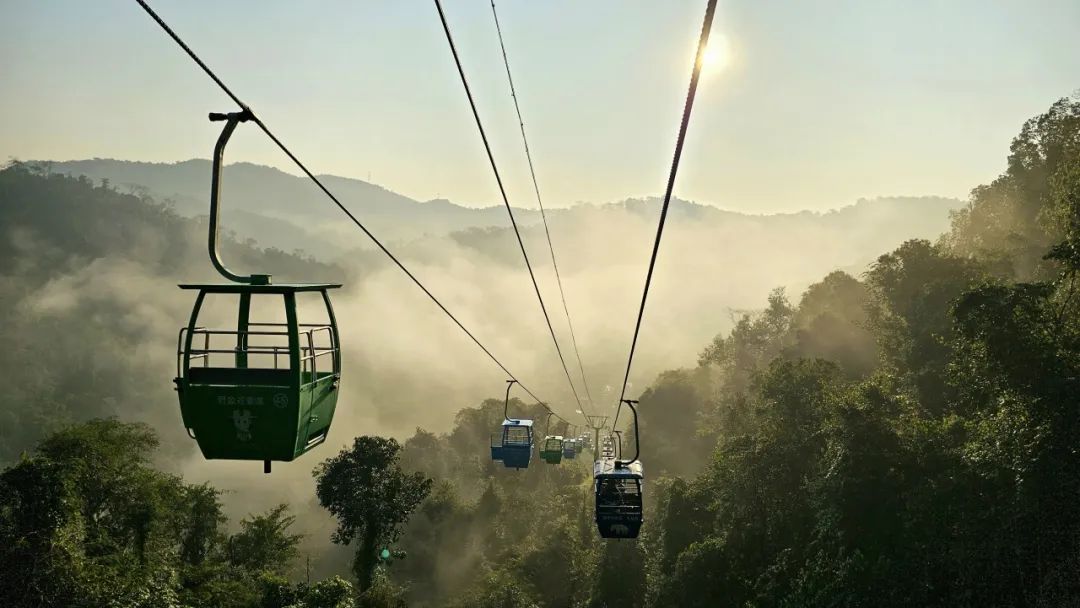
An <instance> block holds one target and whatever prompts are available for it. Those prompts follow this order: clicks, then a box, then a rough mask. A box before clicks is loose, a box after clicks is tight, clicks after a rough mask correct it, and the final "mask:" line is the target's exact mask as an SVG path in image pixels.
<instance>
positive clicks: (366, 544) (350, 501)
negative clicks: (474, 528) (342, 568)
mask: <svg viewBox="0 0 1080 608" xmlns="http://www.w3.org/2000/svg"><path fill="white" fill-rule="evenodd" d="M400 450H401V445H400V444H398V442H397V441H395V440H393V439H386V438H382V437H369V436H363V437H357V438H356V439H355V440H354V442H353V445H352V447H351V448H349V449H346V450H343V451H342V452H341V453H340V454H338V455H337V456H334V457H333V458H330V459H328V460H325V461H323V462H322V463H321V464H320V465H319V467H318V468H316V469H315V478H316V494H317V496H318V498H319V504H321V505H322V506H323V507H324V508H326V509H327V510H328V511H330V514H331V515H333V516H334V517H336V518H337V520H338V526H337V529H336V530H335V531H334V534H333V541H334V542H335V543H339V544H344V545H348V544H351V543H352V542H353V541H354V540H356V541H358V542H357V547H356V552H355V554H354V557H353V565H352V567H353V574H354V575H355V576H356V579H357V581H358V582H359V590H360V591H361V592H363V591H366V590H367V589H368V588H369V587H371V584H372V580H373V575H374V572H375V567H376V566H377V565H378V563H379V561H378V560H379V557H378V552H379V551H380V550H381V549H382V547H384V546H386V545H389V544H390V543H393V542H395V541H396V540H397V539H398V537H399V535H400V534H401V528H402V526H403V525H404V524H405V523H406V522H407V521H408V520H409V516H410V514H411V513H412V511H413V510H414V509H416V507H417V506H419V505H420V503H421V502H423V500H424V498H426V497H427V495H428V493H429V492H430V491H431V486H432V483H433V482H432V480H431V479H429V478H427V477H424V475H423V474H420V473H411V474H410V473H406V472H404V471H403V470H402V469H401V467H400V466H399V465H398V462H397V460H398V452H399V451H400Z"/></svg>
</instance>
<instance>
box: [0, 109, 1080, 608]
mask: <svg viewBox="0 0 1080 608" xmlns="http://www.w3.org/2000/svg"><path fill="white" fill-rule="evenodd" d="M8 171H11V169H9V170H8ZM18 179H46V178H42V177H40V176H31V178H27V177H26V176H25V175H22V176H20V177H19V178H18ZM47 179H57V180H69V181H73V180H71V179H70V178H62V177H55V178H47ZM0 183H3V182H0ZM58 183H59V182H58ZM63 183H65V184H66V183H68V182H63ZM83 186H86V184H83ZM3 192H4V191H3V190H0V193H3ZM5 225H6V224H5ZM458 238H461V237H458ZM673 242H674V240H673ZM492 247H495V246H492ZM673 248H675V246H673ZM480 249H483V247H481V248H480ZM496 249H497V247H496ZM713 252H714V249H706V250H703V251H701V252H700V253H701V255H713ZM878 253H879V255H877V256H875V259H874V260H873V261H872V262H871V263H870V264H869V265H868V266H867V267H865V268H864V269H860V270H859V271H858V272H856V273H845V272H841V271H833V272H829V271H826V272H823V273H822V274H821V275H819V277H818V279H817V280H813V281H812V282H811V283H810V284H809V287H807V288H806V289H805V290H801V289H800V293H799V295H798V296H797V297H791V296H789V295H788V294H787V293H786V292H784V291H783V290H776V291H774V292H773V293H772V294H771V296H769V297H768V299H767V301H764V302H762V305H763V307H762V308H760V310H757V311H754V312H750V313H746V314H743V315H740V316H739V317H738V318H737V319H736V322H735V323H734V327H733V328H732V329H731V330H730V331H727V330H722V331H719V333H717V330H714V331H713V332H711V334H709V335H702V336H701V339H700V340H699V347H698V348H699V349H700V352H699V357H698V361H697V364H696V365H691V366H689V367H685V368H681V369H670V370H669V371H666V372H664V373H662V374H660V375H659V376H658V377H657V378H656V379H655V381H653V382H651V383H650V385H649V386H648V387H647V388H646V389H645V390H644V392H643V394H642V395H641V404H640V410H641V421H640V425H641V428H640V429H639V430H640V433H641V438H642V443H641V446H640V447H641V455H642V456H641V457H642V460H643V462H644V464H645V471H646V477H647V481H646V484H647V485H646V494H645V496H646V498H647V503H646V522H645V526H644V527H643V533H642V537H641V538H640V539H639V540H638V541H637V542H627V541H610V542H604V541H601V540H600V539H599V538H598V537H597V535H596V532H595V528H594V526H593V524H592V522H591V488H590V481H589V473H588V469H587V464H588V463H587V462H585V463H576V464H575V463H567V464H564V465H560V466H557V467H556V466H545V465H542V464H539V463H538V464H536V465H533V466H531V467H530V468H529V469H527V470H525V471H521V472H518V473H517V474H514V473H513V472H509V471H504V470H502V469H501V468H497V467H495V466H493V463H492V462H491V460H490V458H489V456H488V454H487V438H488V434H489V433H490V432H491V431H492V429H493V428H494V427H495V426H496V425H497V423H498V421H499V420H501V416H502V400H501V396H500V397H499V398H498V399H491V400H487V401H484V402H482V403H480V404H478V405H477V406H476V407H466V408H464V409H462V410H461V411H460V412H458V414H457V416H456V418H455V421H454V424H453V426H452V428H451V429H450V430H449V431H447V432H432V431H434V430H435V429H428V430H422V429H418V430H417V431H416V433H415V434H414V435H413V436H412V437H411V438H409V439H408V440H406V441H404V442H402V443H401V444H400V445H399V444H397V443H396V442H394V441H392V440H382V439H379V438H373V437H359V438H357V440H356V441H355V442H354V443H352V444H351V445H350V446H347V447H346V449H345V450H343V451H342V452H341V454H339V455H338V456H336V457H334V458H331V459H329V460H325V461H324V464H322V465H320V466H319V467H318V468H317V470H316V479H317V489H316V492H315V494H316V496H315V498H313V499H311V500H312V501H315V500H317V501H318V503H319V504H320V505H323V506H325V507H326V508H328V509H331V510H332V512H334V513H335V515H336V516H337V517H338V524H339V526H340V527H339V528H338V529H337V533H336V534H335V536H334V541H335V542H339V543H341V544H347V548H346V550H345V554H344V555H343V554H342V553H341V552H334V554H335V555H337V556H338V558H339V559H340V563H339V566H338V568H337V571H338V572H340V573H341V574H342V575H345V573H346V572H350V575H351V576H352V580H354V581H355V588H354V585H353V584H350V583H348V582H346V581H345V580H343V579H330V580H328V581H327V582H325V583H319V584H316V585H312V586H307V585H289V584H287V583H286V582H285V581H284V580H282V576H283V574H282V573H281V571H280V570H276V571H275V568H277V566H278V565H279V564H281V563H288V562H289V560H290V556H291V555H293V553H292V550H293V549H294V548H295V546H296V544H295V542H296V541H295V539H292V540H290V538H291V537H290V535H291V534H293V532H290V526H291V525H292V523H293V522H291V521H290V520H288V519H287V517H288V516H287V514H286V513H284V512H283V511H282V512H277V514H276V515H275V514H274V512H272V511H271V512H268V513H264V514H263V515H258V516H253V517H252V518H249V520H248V524H247V526H248V527H244V528H242V529H241V530H240V532H243V531H244V530H247V529H249V528H250V529H257V530H259V531H261V532H262V534H261V535H259V536H258V538H261V539H264V540H267V541H269V544H270V546H276V547H282V548H283V552H282V553H279V554H278V555H279V556H280V558H278V559H277V560H276V561H275V563H274V564H267V563H264V562H258V561H251V560H250V559H249V557H248V556H250V555H251V553H250V552H248V551H243V550H240V549H246V548H250V547H251V546H252V545H251V541H250V540H232V539H233V536H234V535H235V532H234V533H233V534H229V533H228V530H227V528H226V526H225V522H224V521H223V517H222V515H221V502H220V501H221V499H220V496H219V495H218V494H217V493H216V491H215V490H214V489H213V488H211V487H206V486H201V487H202V489H201V490H200V489H199V488H200V486H194V487H186V489H185V486H183V485H176V484H179V483H181V482H179V481H178V480H176V479H175V478H173V477H168V476H162V474H159V473H157V472H155V471H154V470H153V469H152V468H151V467H150V466H149V464H148V463H149V462H150V457H149V456H148V455H149V454H150V453H151V452H152V449H153V438H152V436H150V435H148V434H147V430H146V429H145V428H142V427H132V426H129V425H123V424H120V423H118V422H107V421H106V422H92V423H89V424H84V425H78V426H74V427H72V428H70V429H68V430H66V431H63V432H60V433H57V434H54V435H52V436H51V437H49V438H48V439H46V440H45V441H44V442H42V443H41V444H40V445H39V447H38V448H37V449H36V450H35V451H33V452H32V454H30V455H28V457H27V458H25V459H23V460H21V461H20V462H18V463H15V464H13V465H11V466H10V467H8V468H7V469H6V470H5V471H4V472H3V473H2V474H0V486H2V487H0V568H2V569H3V570H2V572H0V574H2V575H3V577H4V578H3V579H2V580H17V581H19V582H20V584H18V585H16V586H5V587H2V588H0V599H3V600H5V601H7V603H9V604H11V605H27V604H26V602H25V601H24V600H25V598H33V600H34V601H36V602H37V604H36V605H48V606H64V605H86V606H95V605H102V604H101V603H95V598H106V597H110V593H109V592H111V595H112V597H117V598H119V597H122V598H123V601H124V605H130V606H151V605H176V606H224V605H228V606H237V607H238V608H240V607H244V608H248V607H252V608H253V607H259V608H285V607H286V606H311V607H314V606H320V607H322V606H335V607H338V608H342V607H345V606H355V605H362V606H402V605H406V604H407V605H413V606H461V607H465V606H491V607H522V608H525V607H533V606H543V607H545V608H547V607H552V608H553V607H556V606H588V607H596V608H600V607H605V606H620V607H623V606H635V607H644V606H649V607H652V606H656V607H659V606H701V607H713V606H739V607H751V606H792V607H794V606H800V607H802V606H897V607H899V606H912V605H920V606H943V607H944V606H1002V607H1004V606H1032V607H1042V606H1072V605H1077V604H1080V576H1078V575H1077V572H1078V571H1080V518H1078V509H1077V506H1076V500H1077V496H1078V495H1080V453H1078V452H1077V450H1076V449H1075V445H1076V438H1077V437H1078V436H1080V412H1078V411H1077V408H1076V404H1077V402H1078V401H1080V386H1078V382H1077V378H1080V298H1078V297H1076V295H1075V294H1076V291H1077V285H1076V282H1077V274H1078V272H1080V100H1072V99H1064V100H1061V101H1059V102H1057V103H1055V104H1054V105H1053V106H1051V108H1050V109H1049V110H1048V111H1047V112H1046V113H1044V114H1042V115H1040V116H1038V117H1035V118H1033V119H1032V120H1030V121H1028V122H1027V123H1026V124H1025V125H1024V128H1023V129H1022V130H1021V132H1020V134H1019V135H1018V136H1017V137H1016V139H1015V140H1014V142H1013V144H1012V146H1011V148H1010V151H1009V155H1008V162H1007V167H1006V170H1005V172H1004V173H1003V174H1002V175H1001V176H1000V177H999V178H998V179H996V180H995V181H994V182H993V183H991V184H989V185H986V186H980V187H977V188H975V189H974V190H973V192H972V196H971V199H970V201H969V202H968V204H967V205H966V206H965V207H963V208H962V209H960V210H958V211H957V212H956V213H955V214H953V217H952V225H951V228H950V229H949V230H948V231H947V232H946V233H945V234H944V235H942V236H941V237H940V238H934V239H933V240H928V239H925V238H924V239H913V240H908V241H906V242H903V243H900V244H898V246H895V247H894V246H892V245H890V246H889V247H888V249H887V250H885V251H879V252H878ZM21 257H22V258H24V259H27V260H29V259H33V258H30V257H26V256H21ZM298 259H299V258H298ZM754 262H755V260H754V258H752V257H750V258H747V259H745V260H744V261H743V264H746V265H752V264H753V263H754ZM24 263H25V262H24ZM13 268H14V269H15V270H12V269H13ZM19 272H22V273H25V267H19V266H18V265H17V264H9V265H8V266H7V267H6V269H5V282H4V285H5V287H6V286H8V285H9V284H11V281H10V276H11V275H12V274H13V273H19ZM28 274H32V273H28ZM17 276H21V275H17ZM91 299H92V298H91ZM45 301H46V302H49V301H50V299H48V298H46V299H45ZM51 301H54V302H58V304H53V305H54V306H55V305H61V304H63V302H64V301H63V299H62V298H59V297H53V298H52V300H51ZM724 316H725V314H724V311H716V312H714V314H713V316H712V317H711V318H710V322H711V323H712V325H713V326H714V327H717V328H721V329H722V328H724V327H726V326H727V323H726V322H725V319H724V318H723V317H724ZM710 335H711V336H714V337H710ZM17 350H18V349H16V351H17ZM47 360H48V359H47ZM53 394H54V395H55V399H57V400H59V401H64V400H65V399H64V395H63V393H53ZM91 397H92V398H102V399H107V398H108V395H105V394H101V395H93V396H91ZM28 398H29V402H30V403H38V402H39V401H35V399H36V396H35V395H34V394H30V395H28ZM511 407H512V408H513V410H514V411H515V412H520V413H521V415H522V416H532V417H538V418H539V417H540V410H539V407H537V406H528V405H526V404H523V403H520V402H517V401H514V402H513V403H512V404H511ZM23 409H24V410H25V408H23ZM551 430H552V431H553V432H565V430H564V429H563V428H561V427H560V426H558V425H553V427H552V429H551ZM632 436H633V433H629V432H628V433H624V437H626V438H630V437H632ZM624 441H627V443H629V439H627V440H624ZM117 445H124V446H125V447H129V446H137V447H138V449H137V450H134V451H132V453H135V454H139V455H140V456H139V458H136V459H134V461H133V462H131V463H129V462H127V461H126V460H125V459H123V458H118V457H117V455H118V454H120V453H121V450H120V448H118V447H117ZM626 448H627V449H628V450H630V449H633V448H634V446H632V445H627V446H626ZM129 450H130V447H129ZM331 456H333V453H332V451H330V452H321V453H319V454H318V457H317V458H315V459H313V460H312V464H313V465H314V464H315V463H316V462H317V460H321V459H324V458H330V457H331ZM586 460H587V459H586ZM376 462H377V463H379V465H378V470H377V473H378V474H379V475H380V479H387V480H392V481H395V483H391V484H372V485H371V486H370V488H371V489H370V492H368V491H367V489H366V488H364V487H361V486H358V485H356V484H351V485H350V484H345V486H347V487H351V488H354V489H356V491H357V492H358V494H357V495H356V496H354V497H353V498H352V499H350V498H349V497H348V496H344V495H342V494H339V493H335V492H334V491H333V489H334V488H336V487H343V486H341V485H338V484H335V483H331V482H332V481H334V480H335V479H338V480H348V479H353V477H350V475H352V474H354V473H357V472H364V471H368V472H370V471H369V470H368V469H367V468H365V467H372V466H375V465H374V464H373V463H376ZM350 467H352V468H350ZM87 471H94V472H95V473H96V474H95V476H94V477H93V478H92V479H93V482H94V483H90V482H89V481H88V480H90V479H91V478H89V477H88V476H87V474H86V472H87ZM384 476H385V477H384ZM403 486H409V487H411V488H412V489H414V490H415V492H413V493H411V494H410V498H411V499H415V498H417V497H418V496H421V495H422V496H423V497H422V499H420V500H411V499H410V500H404V497H402V496H400V495H387V494H384V493H382V492H384V489H385V488H387V487H403ZM180 495H185V496H188V497H189V499H180V498H178V496H180ZM376 499H386V500H388V501H391V502H392V504H395V505H400V506H401V507H402V509H403V510H404V511H405V512H408V513H409V514H410V515H411V517H409V520H408V521H407V522H404V523H401V525H399V526H395V525H391V524H388V523H387V522H386V521H385V520H384V519H380V517H379V515H378V513H376V512H375V511H376V510H375V509H368V510H365V509H359V508H358V509H353V510H349V509H344V510H342V509H341V508H340V507H342V506H343V505H344V506H347V505H349V504H354V505H359V504H370V502H369V501H371V500H376ZM350 500H354V502H349V501H350ZM342 501H344V503H343V502H342ZM333 509H338V510H336V511H333ZM399 513H400V512H399ZM257 522H258V523H257ZM370 543H375V545H376V546H379V545H385V546H387V547H390V548H392V549H393V551H392V552H391V556H392V557H391V558H390V559H388V560H386V561H382V562H380V561H378V560H376V559H375V557H374V555H372V554H371V552H368V551H366V550H365V549H364V547H367V546H369V544H370ZM350 553H351V554H352V559H351V560H350V557H349V555H348V554H350ZM258 554H259V553H258V552H256V555H258ZM350 562H351V568H350V567H349V563H350ZM133 564H135V565H137V567H133V566H132V565H133ZM293 576H294V579H295V578H297V577H296V576H295V574H294V575H293ZM60 583H62V584H60ZM42 590H49V593H42ZM105 590H108V591H105ZM241 590H242V591H243V592H242V593H241V592H240V591H241ZM355 591H359V592H360V593H355ZM4 594H7V595H4ZM73 598H76V599H73ZM80 601H81V602H82V603H81V604H79V603H78V602H80ZM20 602H23V603H22V604H20ZM30 605H34V604H30Z"/></svg>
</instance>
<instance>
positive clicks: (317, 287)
mask: <svg viewBox="0 0 1080 608" xmlns="http://www.w3.org/2000/svg"><path fill="white" fill-rule="evenodd" d="M179 287H180V289H192V290H198V291H205V292H206V293H296V292H299V291H325V290H327V289H337V288H339V287H341V283H277V284H273V285H249V284H247V283H181V284H180V285H179Z"/></svg>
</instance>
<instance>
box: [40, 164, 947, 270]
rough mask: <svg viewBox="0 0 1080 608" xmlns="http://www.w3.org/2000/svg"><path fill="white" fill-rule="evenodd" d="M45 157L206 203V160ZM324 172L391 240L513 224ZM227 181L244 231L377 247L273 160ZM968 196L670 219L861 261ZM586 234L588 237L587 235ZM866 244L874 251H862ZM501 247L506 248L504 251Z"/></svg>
mask: <svg viewBox="0 0 1080 608" xmlns="http://www.w3.org/2000/svg"><path fill="white" fill-rule="evenodd" d="M38 162H40V161H38ZM48 164H49V165H50V166H51V170H52V171H53V172H56V173H61V174H71V175H73V176H78V175H85V176H87V177H88V178H90V179H92V180H94V181H96V182H99V181H100V180H102V179H107V180H109V182H110V183H111V184H112V186H113V187H114V188H117V189H118V190H120V191H127V190H131V191H144V192H146V193H147V194H149V195H151V196H153V197H154V198H155V199H157V200H168V201H171V202H172V204H173V205H174V208H175V210H176V212H177V213H179V214H180V215H182V216H187V217H195V216H199V215H205V214H206V212H207V205H208V193H209V188H210V185H209V184H210V161H208V160H203V159H194V160H187V161H182V162H177V163H145V162H132V161H121V160H111V159H92V160H75V161H66V162H51V163H48ZM320 179H322V180H323V181H324V183H325V184H326V185H327V187H329V188H330V189H331V190H332V191H334V192H335V194H337V195H338V197H339V198H340V200H341V201H342V202H343V203H344V204H345V205H346V206H347V207H348V208H349V209H350V211H352V212H353V213H354V214H355V215H356V216H357V217H358V218H360V220H361V221H363V222H364V224H365V225H366V226H368V227H369V228H370V229H371V230H372V231H373V232H374V233H375V234H376V235H378V236H379V238H381V239H383V240H386V241H412V240H416V239H421V238H424V237H425V236H432V237H442V236H446V235H450V234H453V233H458V232H463V231H465V232H469V233H472V234H473V235H474V236H476V233H475V232H474V229H495V230H496V233H498V232H499V230H498V229H506V228H507V227H508V225H509V223H508V220H507V216H506V210H505V209H504V208H503V207H502V206H501V205H493V206H490V207H483V208H471V207H463V206H461V205H457V204H454V203H453V202H451V201H448V200H446V199H435V200H431V201H426V202H422V201H417V200H414V199H411V198H409V197H407V196H403V195H401V194H398V193H396V192H393V191H391V190H388V189H386V188H383V187H381V186H378V185H375V184H371V183H368V182H365V181H363V180H358V179H352V178H346V177H339V176H333V175H323V176H320ZM223 188H224V195H223V196H224V210H223V216H224V218H223V219H224V225H225V227H226V228H227V229H228V230H231V231H233V232H235V233H236V235H237V237H238V238H239V239H241V240H245V239H254V240H255V241H257V242H258V243H259V244H260V245H262V246H273V247H277V248H279V249H282V250H285V251H293V250H302V251H304V252H306V253H308V254H311V255H314V256H316V257H319V258H322V259H333V258H335V257H337V256H340V255H342V254H344V253H346V252H348V251H349V250H352V249H355V248H368V247H369V246H370V244H369V243H368V242H367V240H366V239H365V238H364V237H363V235H361V234H359V233H358V232H357V231H356V230H355V228H354V227H352V226H351V224H350V223H349V222H348V220H347V218H345V217H344V216H343V214H342V213H341V212H340V211H339V210H338V209H336V208H335V207H334V206H333V205H332V204H331V203H330V202H329V201H328V200H327V199H326V197H325V195H323V194H322V193H321V192H319V191H318V189H317V188H316V187H315V186H314V185H313V184H311V182H310V181H309V180H308V179H306V178H303V177H298V176H295V175H291V174H288V173H285V172H283V171H280V170H278V169H275V168H272V167H266V166H262V165H255V164H251V163H235V164H231V165H228V166H227V168H226V171H225V175H224V180H223ZM659 203H660V201H659V199H657V198H655V197H651V198H633V199H627V200H624V201H620V202H615V203H606V204H578V205H575V206H574V207H571V208H569V209H552V210H550V211H549V220H550V221H551V222H552V225H553V226H558V227H560V229H561V230H565V231H569V232H579V233H580V232H581V231H582V230H594V229H595V226H594V224H593V223H592V221H591V220H602V218H605V217H606V218H608V219H609V220H610V219H611V218H613V217H616V216H619V217H627V218H640V219H647V220H648V221H649V222H654V221H655V219H656V217H657V213H658V212H659ZM962 204H963V203H962V201H959V200H957V199H950V198H942V197H934V196H926V197H887V198H876V199H861V200H859V201H858V202H857V203H855V204H853V205H847V206H844V207H841V208H839V209H837V210H833V211H827V212H811V211H803V212H798V213H780V214H768V215H757V214H747V213H739V212H734V211H726V210H723V209H719V208H717V207H713V206H711V205H703V204H698V203H693V202H688V201H683V200H679V199H676V200H675V201H674V202H673V205H672V212H671V219H672V221H675V222H679V221H684V222H690V223H691V224H694V225H698V226H700V227H702V228H707V227H710V226H712V227H715V228H716V229H717V230H720V228H721V227H723V229H724V230H723V232H730V231H731V230H736V231H737V232H744V233H756V232H757V231H759V230H763V231H764V232H763V238H769V237H767V236H764V235H772V236H773V237H776V238H781V239H791V238H794V239H797V240H802V241H805V240H807V237H808V235H810V234H813V235H820V231H821V230H825V231H826V232H827V233H828V235H829V236H828V238H829V239H831V240H837V241H840V242H842V243H843V245H844V249H847V250H850V251H851V252H852V257H853V259H852V260H851V262H850V263H862V262H864V261H865V259H863V258H865V257H866V255H873V254H876V253H879V252H880V251H881V250H882V247H883V246H888V244H890V243H893V244H898V243H899V242H901V241H902V240H904V239H907V238H914V237H921V238H935V237H936V236H937V235H939V234H941V233H942V232H943V231H944V230H945V229H946V228H947V226H948V215H949V211H950V210H952V209H955V208H958V207H960V206H961V205H962ZM514 213H515V217H516V219H517V220H518V223H519V224H520V225H522V226H524V227H525V228H526V230H529V229H530V227H534V226H535V225H536V224H537V223H538V222H539V221H540V216H539V213H538V212H537V211H536V210H532V209H523V208H515V212H514ZM597 214H599V215H597ZM585 227H587V228H585ZM580 236H582V237H584V238H588V235H587V234H580ZM815 238H816V237H815ZM474 240H475V239H474ZM809 240H813V239H809ZM500 242H501V241H500ZM474 244H475V243H474ZM504 244H505V243H504ZM613 244H614V243H613ZM862 252H867V253H866V255H861V253H862ZM500 253H501V254H506V253H507V252H506V251H505V250H501V251H500Z"/></svg>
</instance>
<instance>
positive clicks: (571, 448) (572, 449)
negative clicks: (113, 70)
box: [562, 439, 579, 459]
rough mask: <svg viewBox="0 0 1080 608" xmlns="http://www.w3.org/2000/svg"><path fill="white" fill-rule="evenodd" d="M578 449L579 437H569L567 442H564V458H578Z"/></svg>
mask: <svg viewBox="0 0 1080 608" xmlns="http://www.w3.org/2000/svg"><path fill="white" fill-rule="evenodd" d="M578 449H579V448H578V440H577V439H567V440H566V442H565V443H563V452H562V455H563V458H569V459H573V458H577V454H578Z"/></svg>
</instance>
